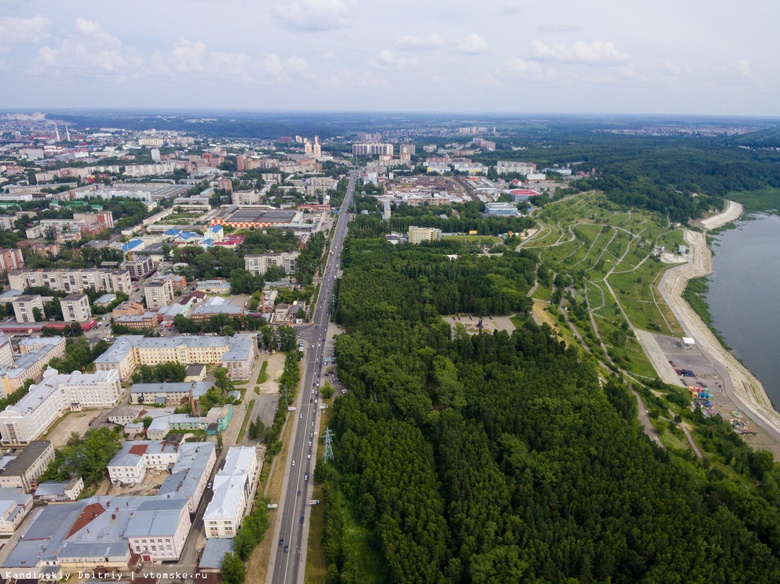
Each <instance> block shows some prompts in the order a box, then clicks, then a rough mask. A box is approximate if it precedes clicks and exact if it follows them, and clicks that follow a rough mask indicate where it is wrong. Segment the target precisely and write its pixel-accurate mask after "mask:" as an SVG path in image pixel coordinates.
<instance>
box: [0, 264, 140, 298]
mask: <svg viewBox="0 0 780 584" xmlns="http://www.w3.org/2000/svg"><path fill="white" fill-rule="evenodd" d="M8 281H9V283H10V285H11V288H13V289H14V290H24V289H25V288H31V287H34V286H43V287H45V288H51V289H52V290H55V291H58V292H68V293H69V294H72V293H81V292H84V290H85V289H86V288H94V289H95V290H97V291H98V292H112V293H116V292H124V293H125V294H129V293H130V292H131V290H132V288H133V285H132V284H131V282H130V272H128V271H126V270H124V271H122V270H120V271H113V270H104V269H99V268H85V269H82V270H14V271H12V272H9V273H8Z"/></svg>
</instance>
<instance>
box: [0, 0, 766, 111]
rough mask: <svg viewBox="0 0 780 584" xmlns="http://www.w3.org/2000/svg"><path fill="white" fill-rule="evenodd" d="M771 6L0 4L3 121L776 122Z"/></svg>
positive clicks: (337, 1) (293, 1) (183, 0)
mask: <svg viewBox="0 0 780 584" xmlns="http://www.w3.org/2000/svg"><path fill="white" fill-rule="evenodd" d="M778 17H780V5H778V4H776V3H773V2H769V1H768V0H761V1H759V0H746V1H745V2H743V3H742V4H740V5H739V6H738V5H736V4H735V3H733V2H725V1H723V0H710V1H708V2H706V3H705V2H691V1H690V0H675V1H671V0H633V1H631V2H626V1H625V0H621V1H617V0H594V1H592V2H582V1H581V0H579V1H578V0H550V1H548V2H527V1H525V0H483V1H482V2H472V1H466V0H451V1H441V0H422V1H420V0H415V1H410V0H395V1H393V2H378V1H376V0H373V1H369V0H155V1H149V0H133V1H132V2H128V1H125V0H100V1H95V0H0V79H2V83H0V107H2V108H47V107H49V108H55V107H65V108H72V107H140V108H220V109H249V110H284V109H296V110H301V109H303V110H336V111H349V110H357V111H441V112H470V111H471V112H508V113H513V112H516V113H529V112H555V113H589V112H593V113H651V114H652V113H673V114H712V115H720V114H723V115H757V116H778V115H780V99H778V97H780V95H779V93H780V92H779V91H778V89H779V87H778V85H779V84H780V70H779V69H780V61H778V60H777V59H776V58H775V55H776V54H777V53H778V48H780V47H778V44H780V40H778V39H779V38H780V35H777V34H776V32H775V31H774V30H773V29H774V28H775V26H776V23H777V22H780V18H778Z"/></svg>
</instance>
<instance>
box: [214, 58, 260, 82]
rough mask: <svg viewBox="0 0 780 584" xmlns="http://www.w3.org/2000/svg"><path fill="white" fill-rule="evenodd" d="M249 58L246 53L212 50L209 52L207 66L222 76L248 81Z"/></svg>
mask: <svg viewBox="0 0 780 584" xmlns="http://www.w3.org/2000/svg"><path fill="white" fill-rule="evenodd" d="M250 66H251V59H250V58H249V55H247V54H246V53H223V52H219V51H217V52H214V53H210V54H209V68H210V69H211V70H213V71H214V72H216V73H217V74H219V75H221V76H224V77H232V78H237V79H241V80H243V81H249V80H250V79H251V77H250V76H249V70H250Z"/></svg>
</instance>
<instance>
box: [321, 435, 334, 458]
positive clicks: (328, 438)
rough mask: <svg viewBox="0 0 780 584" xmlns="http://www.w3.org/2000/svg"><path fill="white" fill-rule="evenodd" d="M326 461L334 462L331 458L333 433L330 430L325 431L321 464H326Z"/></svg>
mask: <svg viewBox="0 0 780 584" xmlns="http://www.w3.org/2000/svg"><path fill="white" fill-rule="evenodd" d="M328 460H335V458H334V456H333V432H331V431H330V428H327V429H326V430H325V452H323V454H322V462H328Z"/></svg>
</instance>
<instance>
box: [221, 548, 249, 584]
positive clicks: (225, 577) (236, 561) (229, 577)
mask: <svg viewBox="0 0 780 584" xmlns="http://www.w3.org/2000/svg"><path fill="white" fill-rule="evenodd" d="M221 574H222V581H223V582H225V584H244V580H245V579H246V566H245V565H244V562H242V561H241V558H239V557H238V555H237V554H234V553H233V552H227V553H226V554H225V555H224V557H223V558H222V570H221Z"/></svg>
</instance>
